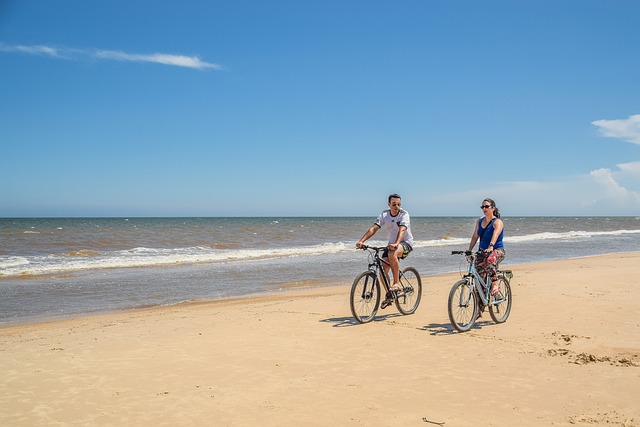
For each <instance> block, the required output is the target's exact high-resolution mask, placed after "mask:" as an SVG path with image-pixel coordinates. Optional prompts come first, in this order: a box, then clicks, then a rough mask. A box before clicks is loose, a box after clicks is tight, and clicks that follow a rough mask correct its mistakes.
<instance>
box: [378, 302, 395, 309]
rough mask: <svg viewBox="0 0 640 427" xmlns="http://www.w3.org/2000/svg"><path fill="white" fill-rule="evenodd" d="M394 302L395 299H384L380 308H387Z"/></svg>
mask: <svg viewBox="0 0 640 427" xmlns="http://www.w3.org/2000/svg"><path fill="white" fill-rule="evenodd" d="M392 302H393V300H391V299H386V300H384V301H382V304H380V308H381V309H383V310H384V309H385V308H387V307H389V306H390V305H391V303H392Z"/></svg>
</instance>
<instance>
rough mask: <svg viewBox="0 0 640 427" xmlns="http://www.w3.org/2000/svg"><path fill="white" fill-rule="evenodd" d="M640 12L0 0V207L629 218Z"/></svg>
mask: <svg viewBox="0 0 640 427" xmlns="http://www.w3.org/2000/svg"><path fill="white" fill-rule="evenodd" d="M638 22H640V2H638V1H637V0H626V1H625V0H614V1H611V0H600V1H594V0H567V1H557V0H553V1H546V0H535V1H527V0H523V1H512V0H509V1H507V0H505V1H491V0H489V1H478V0H470V1H456V0H451V1H445V0H437V1H436V0H420V1H399V2H389V1H364V0H362V1H355V0H353V1H350V0H339V1H338V0H336V1H333V0H323V1H311V0H309V1H278V0H274V1H268V2H267V1H243V0H239V1H233V2H220V1H195V0H185V1H156V0H154V1H120V0H112V1H108V2H88V1H80V0H60V1H48V0H40V1H35V0H21V1H6V0H5V1H2V0H0V75H1V78H0V94H1V96H0V144H1V150H2V156H0V182H2V186H1V189H0V217H13V216H271V215H275V216H307V215H308V216H315V215H317V216H325V215H331V216H345V215H365V216H375V215H377V214H378V213H379V211H380V210H381V209H383V208H384V207H386V196H387V195H388V194H389V193H391V192H398V193H400V194H401V195H402V196H403V205H404V207H406V208H407V210H409V212H410V213H411V214H412V215H414V216H422V215H425V216H431V215H480V213H481V212H480V209H479V206H480V201H481V200H482V199H483V198H484V197H492V198H494V199H495V200H496V202H497V203H498V206H499V207H500V208H501V212H502V213H503V214H504V215H505V216H509V215H512V216H516V215H517V216H521V215H576V216H579V215H640V54H639V52H640V25H638Z"/></svg>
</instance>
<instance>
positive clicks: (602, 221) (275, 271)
mask: <svg viewBox="0 0 640 427" xmlns="http://www.w3.org/2000/svg"><path fill="white" fill-rule="evenodd" d="M374 219H375V218H374V217H367V218H364V217H346V218H341V217H322V218H301V217H295V218H291V217H283V218H19V219H11V218H4V219H0V324H3V323H4V324H6V323H11V322H21V321H31V320H38V319H45V318H49V317H54V316H60V315H78V314H83V313H92V312H101V311H109V310H119V309H131V308H137V307H149V306H156V305H170V304H176V303H180V302H183V301H193V300H198V299H218V298H229V297H236V296H243V295H250V294H261V293H268V292H277V291H281V290H284V289H289V288H294V287H296V288H300V287H312V286H327V285H340V284H341V285H347V284H350V283H351V281H352V280H353V279H354V277H355V276H356V275H357V274H358V273H359V272H361V271H363V270H364V269H366V267H367V257H366V254H365V253H364V252H363V251H360V250H356V249H355V243H356V242H357V241H358V239H359V238H360V237H361V236H362V235H363V234H364V232H365V231H366V230H367V229H368V228H369V227H370V226H371V225H372V223H373V221H374ZM503 220H504V222H505V239H504V241H505V246H506V251H507V257H506V259H505V261H504V262H503V264H502V266H503V267H504V268H508V266H509V265H510V264H519V263H525V262H535V261H545V260H555V259H563V258H573V257H584V256H589V255H598V254H605V253H615V252H630V251H640V217H509V218H507V217H505V218H503ZM475 221H476V219H475V218H466V217H412V218H411V228H412V231H413V235H414V239H415V245H414V251H413V252H412V253H411V255H410V256H409V257H408V258H407V259H406V260H405V261H402V264H403V265H412V266H414V267H416V268H417V269H418V271H419V272H420V274H421V275H422V276H424V277H425V278H427V280H426V289H428V277H429V276H432V275H435V274H442V273H447V272H452V271H458V270H459V269H460V261H461V260H460V257H452V256H451V251H452V250H464V249H467V247H468V244H469V239H470V237H471V234H472V233H473V229H474V225H475ZM386 238H387V236H386V234H385V231H384V230H380V231H378V233H377V234H376V235H375V236H374V237H373V238H372V239H371V240H370V241H369V243H370V244H373V245H383V244H385V242H386ZM514 273H515V274H516V275H517V270H516V271H514Z"/></svg>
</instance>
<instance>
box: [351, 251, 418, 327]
mask: <svg viewBox="0 0 640 427" xmlns="http://www.w3.org/2000/svg"><path fill="white" fill-rule="evenodd" d="M361 249H363V250H367V251H368V252H369V268H368V269H367V271H364V272H362V273H360V274H359V275H358V276H357V277H356V279H355V280H354V281H353V285H352V286H351V297H350V303H351V313H352V314H353V317H355V318H356V320H357V321H358V322H360V323H367V322H370V321H372V320H373V318H374V317H375V315H376V313H377V312H378V304H379V303H380V279H379V278H382V283H383V285H384V288H385V291H386V293H385V299H384V301H382V304H380V308H382V309H385V308H386V307H388V306H389V305H391V304H393V303H394V302H395V304H396V307H397V308H398V311H399V312H400V313H402V314H405V315H406V314H412V313H414V312H415V311H416V309H417V308H418V305H419V304H420V299H421V297H422V280H421V279H420V274H418V270H416V269H415V268H413V267H406V268H405V269H404V270H401V271H400V287H401V288H402V289H401V290H398V291H389V287H390V284H389V277H388V276H387V275H386V274H385V273H384V267H383V264H386V265H389V263H388V262H387V261H385V260H384V259H383V258H382V257H381V255H380V253H381V252H383V251H384V250H385V249H386V247H376V246H367V245H362V247H361Z"/></svg>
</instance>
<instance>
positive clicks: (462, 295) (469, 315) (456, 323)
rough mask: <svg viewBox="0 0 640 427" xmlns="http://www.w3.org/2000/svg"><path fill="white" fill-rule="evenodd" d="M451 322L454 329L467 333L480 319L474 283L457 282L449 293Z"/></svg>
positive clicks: (466, 281)
mask: <svg viewBox="0 0 640 427" xmlns="http://www.w3.org/2000/svg"><path fill="white" fill-rule="evenodd" d="M448 308H449V320H450V321H451V324H452V325H453V327H454V328H456V329H457V330H458V331H460V332H466V331H468V330H469V329H471V327H472V326H473V324H474V323H475V321H476V318H477V317H478V299H477V295H476V293H475V292H474V288H473V282H472V281H469V280H466V279H463V280H459V281H458V282H456V283H455V284H454V285H453V287H452V288H451V291H450V292H449V307H448Z"/></svg>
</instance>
